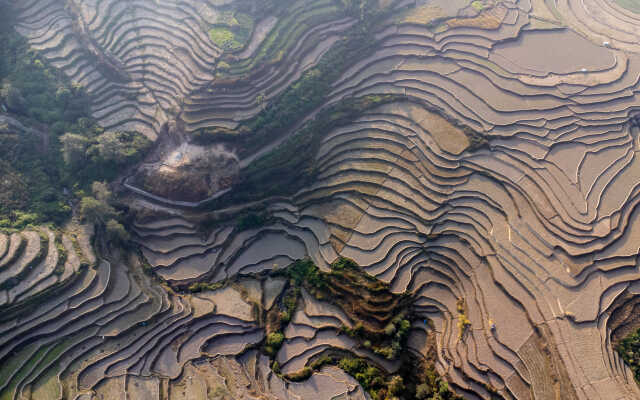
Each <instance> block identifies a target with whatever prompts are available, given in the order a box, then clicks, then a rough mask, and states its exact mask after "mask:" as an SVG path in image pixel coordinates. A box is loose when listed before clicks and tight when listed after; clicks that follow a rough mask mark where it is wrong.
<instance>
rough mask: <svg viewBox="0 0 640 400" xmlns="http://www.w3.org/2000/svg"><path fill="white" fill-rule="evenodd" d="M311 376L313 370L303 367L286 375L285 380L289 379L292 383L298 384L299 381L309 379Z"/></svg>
mask: <svg viewBox="0 0 640 400" xmlns="http://www.w3.org/2000/svg"><path fill="white" fill-rule="evenodd" d="M312 374H313V370H312V369H311V368H309V367H304V368H302V369H301V370H300V371H298V372H294V373H291V374H289V375H287V379H289V380H290V381H292V382H300V381H304V380H306V379H309V377H311V375H312Z"/></svg>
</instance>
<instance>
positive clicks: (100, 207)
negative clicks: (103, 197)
mask: <svg viewBox="0 0 640 400" xmlns="http://www.w3.org/2000/svg"><path fill="white" fill-rule="evenodd" d="M80 214H81V215H82V218H83V219H85V220H86V221H88V222H90V223H92V224H94V225H105V224H106V221H107V220H109V219H112V218H115V217H116V216H117V215H118V213H117V212H116V210H115V209H114V208H113V207H112V206H111V205H109V204H108V203H105V202H104V201H100V200H98V199H96V198H95V197H91V196H87V197H83V198H82V200H80Z"/></svg>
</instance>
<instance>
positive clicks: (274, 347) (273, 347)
mask: <svg viewBox="0 0 640 400" xmlns="http://www.w3.org/2000/svg"><path fill="white" fill-rule="evenodd" d="M282 342H284V334H283V333H282V332H271V333H270V334H268V335H267V343H266V345H265V352H266V353H267V354H268V355H270V356H272V357H275V355H276V354H277V353H278V350H280V347H282Z"/></svg>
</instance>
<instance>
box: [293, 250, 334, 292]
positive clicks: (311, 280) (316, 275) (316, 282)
mask: <svg viewBox="0 0 640 400" xmlns="http://www.w3.org/2000/svg"><path fill="white" fill-rule="evenodd" d="M287 274H288V276H289V278H290V279H291V280H292V281H293V282H294V283H295V286H303V285H304V286H306V287H310V288H312V289H317V290H322V289H324V288H325V287H326V285H327V282H326V280H325V278H324V276H323V275H322V273H321V272H320V269H318V267H316V265H315V264H314V263H313V261H311V260H310V259H308V258H307V259H303V260H298V261H296V262H295V263H293V265H292V266H291V267H290V268H289V269H288V270H287Z"/></svg>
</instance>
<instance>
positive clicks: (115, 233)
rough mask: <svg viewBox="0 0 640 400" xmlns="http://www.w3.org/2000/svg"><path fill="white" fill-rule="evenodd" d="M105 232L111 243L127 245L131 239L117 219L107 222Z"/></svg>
mask: <svg viewBox="0 0 640 400" xmlns="http://www.w3.org/2000/svg"><path fill="white" fill-rule="evenodd" d="M105 232H106V233H107V238H108V239H109V240H110V241H113V242H117V243H126V242H127V241H128V240H129V239H130V238H131V236H130V235H129V232H127V230H126V229H125V228H124V226H123V225H122V224H121V223H120V222H118V221H116V220H115V219H110V220H109V221H108V222H107V225H106V228H105Z"/></svg>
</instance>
